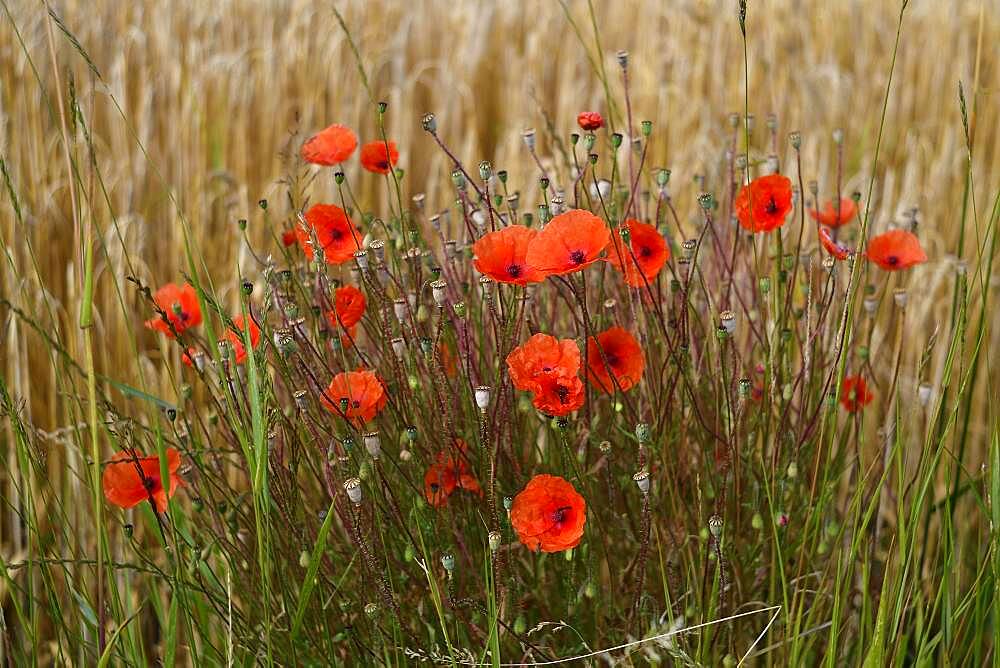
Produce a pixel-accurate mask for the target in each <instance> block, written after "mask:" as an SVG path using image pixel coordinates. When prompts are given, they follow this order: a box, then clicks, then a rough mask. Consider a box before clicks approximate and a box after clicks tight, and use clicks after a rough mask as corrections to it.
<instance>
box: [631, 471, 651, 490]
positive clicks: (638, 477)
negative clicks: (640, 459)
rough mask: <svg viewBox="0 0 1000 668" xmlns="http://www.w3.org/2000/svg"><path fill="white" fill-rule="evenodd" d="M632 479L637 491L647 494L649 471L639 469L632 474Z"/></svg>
mask: <svg viewBox="0 0 1000 668" xmlns="http://www.w3.org/2000/svg"><path fill="white" fill-rule="evenodd" d="M632 480H634V481H635V484H636V486H637V487H638V488H639V491H640V492H642V495H643V496H646V495H647V494H649V471H639V472H637V473H636V474H635V475H633V476H632Z"/></svg>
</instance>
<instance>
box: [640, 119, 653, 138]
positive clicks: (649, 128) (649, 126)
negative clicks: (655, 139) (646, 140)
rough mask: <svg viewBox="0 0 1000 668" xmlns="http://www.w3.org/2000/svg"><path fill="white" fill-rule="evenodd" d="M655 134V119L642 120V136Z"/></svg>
mask: <svg viewBox="0 0 1000 668" xmlns="http://www.w3.org/2000/svg"><path fill="white" fill-rule="evenodd" d="M651 134H653V121H643V122H642V136H643V137H648V136H649V135H651Z"/></svg>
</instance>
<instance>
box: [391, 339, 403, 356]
mask: <svg viewBox="0 0 1000 668" xmlns="http://www.w3.org/2000/svg"><path fill="white" fill-rule="evenodd" d="M392 352H393V354H395V355H396V359H398V360H401V359H403V356H404V355H405V354H406V341H405V340H404V339H403V338H401V337H398V336H397V337H396V338H394V339H393V340H392Z"/></svg>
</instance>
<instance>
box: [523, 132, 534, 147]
mask: <svg viewBox="0 0 1000 668" xmlns="http://www.w3.org/2000/svg"><path fill="white" fill-rule="evenodd" d="M521 137H522V138H523V139H524V145H525V146H527V147H528V150H529V151H534V150H535V129H534V128H527V129H526V130H525V131H524V132H522V133H521Z"/></svg>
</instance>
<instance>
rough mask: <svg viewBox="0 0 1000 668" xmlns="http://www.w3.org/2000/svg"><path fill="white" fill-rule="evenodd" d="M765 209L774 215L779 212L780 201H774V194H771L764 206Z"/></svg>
mask: <svg viewBox="0 0 1000 668" xmlns="http://www.w3.org/2000/svg"><path fill="white" fill-rule="evenodd" d="M764 210H765V211H767V212H768V213H769V214H771V215H772V216H773V215H774V214H776V213H778V203H777V202H775V201H774V195H771V196H770V197H769V198H768V200H767V204H766V205H765V206H764Z"/></svg>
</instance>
